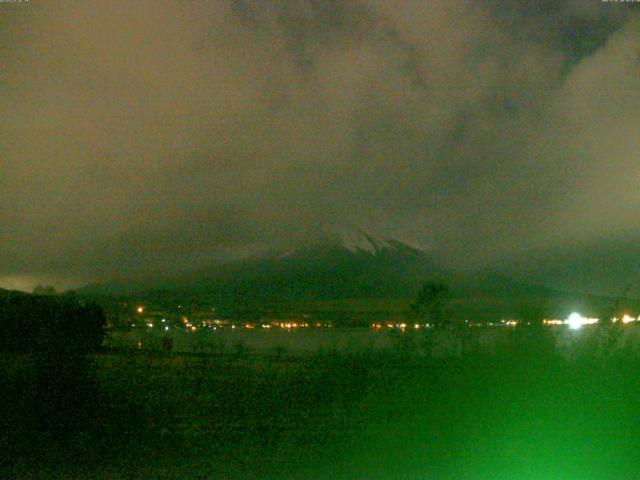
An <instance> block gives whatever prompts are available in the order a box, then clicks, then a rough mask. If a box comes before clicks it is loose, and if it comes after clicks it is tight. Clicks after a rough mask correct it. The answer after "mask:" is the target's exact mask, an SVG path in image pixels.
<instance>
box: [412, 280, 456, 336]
mask: <svg viewBox="0 0 640 480" xmlns="http://www.w3.org/2000/svg"><path fill="white" fill-rule="evenodd" d="M449 298H450V292H449V287H448V286H447V284H446V283H442V282H425V283H424V284H422V287H421V288H420V291H419V292H418V296H417V297H416V299H415V301H414V302H413V303H412V304H411V306H410V307H409V308H410V314H411V317H412V318H413V319H415V320H417V321H421V322H428V323H429V324H431V325H433V326H434V327H442V326H444V325H446V323H447V321H446V318H445V311H444V310H445V307H446V304H447V302H448V301H449Z"/></svg>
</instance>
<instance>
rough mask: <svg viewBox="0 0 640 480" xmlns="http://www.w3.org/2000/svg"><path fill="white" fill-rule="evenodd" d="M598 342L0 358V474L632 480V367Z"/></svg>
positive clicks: (622, 351) (628, 349)
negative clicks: (447, 351)
mask: <svg viewBox="0 0 640 480" xmlns="http://www.w3.org/2000/svg"><path fill="white" fill-rule="evenodd" d="M615 332H616V331H615V330H607V329H591V330H587V329H584V331H581V332H575V333H573V334H572V335H574V336H575V338H574V339H573V342H574V343H573V344H572V347H571V348H570V349H568V348H566V347H563V348H560V346H559V345H558V338H557V336H556V337H553V336H552V335H551V334H550V333H549V332H534V331H526V330H525V331H513V332H512V333H510V334H509V335H508V336H507V337H506V338H505V340H504V341H502V342H500V344H499V345H496V348H493V349H490V350H487V349H483V350H472V351H468V352H466V353H465V354H463V355H455V356H443V357H440V358H434V357H433V356H430V355H426V356H425V355H419V354H417V353H416V352H418V351H419V350H418V349H417V348H416V347H417V346H419V345H417V344H419V343H420V342H429V341H431V340H430V339H429V337H428V336H422V337H414V338H412V339H411V340H407V339H406V338H404V339H403V338H400V339H399V341H398V342H397V344H396V345H395V346H394V347H393V348H391V349H388V350H385V351H368V350H363V351H361V352H353V351H351V352H343V353H340V352H331V353H327V352H325V353H318V354H312V355H302V356H288V355H252V354H251V352H235V353H229V354H225V355H186V354H173V355H171V354H161V353H157V352H156V353H147V354H145V353H139V354H133V353H130V354H113V353H104V354H98V355H95V356H92V357H91V358H89V359H87V360H86V362H84V363H83V362H82V361H80V360H78V359H51V358H29V357H28V356H27V357H16V356H11V355H4V356H3V357H2V379H1V380H2V385H3V389H2V392H1V394H0V395H1V396H0V409H1V410H0V419H1V421H2V426H1V427H2V428H1V429H0V432H1V434H0V442H1V443H0V449H1V450H0V451H2V452H3V459H2V463H1V464H0V477H2V478H55V479H64V478H70V479H71V478H73V479H75V478H91V479H100V478H104V479H107V478H114V479H117V478H131V479H138V478H139V479H143V478H176V479H183V478H184V479H198V478H211V479H218V478H220V479H248V478H251V479H332V480H334V479H380V480H391V479H425V480H426V479H456V480H457V479H470V480H475V479H478V480H484V479H487V480H489V479H491V480H501V479H505V480H507V479H509V480H526V479H531V480H538V479H540V480H542V479H544V480H555V479H558V480H559V479H595V480H600V479H633V478H638V476H640V456H639V455H637V452H636V449H637V445H638V444H640V432H639V430H638V428H637V423H638V421H639V420H640V375H638V373H639V372H640V370H639V369H640V355H639V354H638V351H637V346H636V344H634V343H629V342H620V338H619V336H620V335H619V334H618V333H615Z"/></svg>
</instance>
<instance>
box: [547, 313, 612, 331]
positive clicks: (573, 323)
mask: <svg viewBox="0 0 640 480" xmlns="http://www.w3.org/2000/svg"><path fill="white" fill-rule="evenodd" d="M599 321H600V320H599V319H598V318H589V317H583V316H582V315H580V314H579V313H577V312H573V313H572V314H571V315H569V317H567V319H566V320H555V319H554V320H543V323H544V324H545V325H568V326H569V328H571V329H573V330H577V329H579V328H581V327H583V326H584V325H595V324H596V323H598V322H599Z"/></svg>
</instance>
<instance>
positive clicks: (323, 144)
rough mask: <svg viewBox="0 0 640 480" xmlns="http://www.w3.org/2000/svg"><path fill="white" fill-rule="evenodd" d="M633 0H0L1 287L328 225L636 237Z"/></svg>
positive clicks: (245, 250)
mask: <svg viewBox="0 0 640 480" xmlns="http://www.w3.org/2000/svg"><path fill="white" fill-rule="evenodd" d="M638 7H640V4H637V3H636V4H632V3H607V2H601V1H600V0H566V1H539V2H515V1H514V2H505V1H495V2H490V1H483V0H469V1H451V0H433V1H428V2H425V1H422V0H394V1H389V0H369V1H350V2H341V1H332V0H306V1H305V0H260V1H258V0H237V1H202V2H185V1H167V2H157V1H142V0H129V1H110V2H99V1H62V0H58V1H56V2H44V1H40V0H31V1H29V2H28V3H0V113H1V115H2V116H1V118H2V124H1V126H0V247H1V248H0V287H8V288H29V287H30V286H31V285H33V284H34V283H36V282H41V281H42V282H48V283H54V284H56V285H57V286H59V287H61V288H66V287H70V286H74V285H78V284H82V283H83V282H87V281H94V280H101V279H107V278H110V277H112V276H114V275H120V276H122V275H127V274H129V273H138V274H139V273H140V272H148V273H149V274H153V272H159V271H166V270H170V269H175V268H181V269H183V268H190V267H192V266H193V267H198V266H201V265H203V264H206V263H209V262H215V261H221V260H226V259H230V258H235V257H238V256H243V255H248V254H253V253H256V252H260V251H264V250H266V249H274V248H275V249H278V248H287V247H290V246H291V245H293V244H296V243H297V242H300V241H301V240H304V239H305V238H306V237H308V236H310V235H314V234H315V232H317V230H318V228H319V227H321V226H322V225H325V224H331V225H336V224H342V223H344V224H350V223H357V224H358V225H360V226H362V227H363V228H365V229H366V230H370V231H372V232H376V233H377V234H380V235H385V236H386V235H388V236H394V237H397V238H399V239H402V240H406V241H408V242H411V243H412V244H417V245H420V246H422V247H424V248H425V249H428V250H430V251H433V252H434V255H437V256H438V258H440V259H442V261H443V262H445V263H448V264H451V265H453V266H461V265H481V264H491V263H492V262H498V261H500V259H503V258H505V257H506V256H509V255H512V254H514V253H516V252H522V251H527V250H529V249H556V248H557V249H561V248H564V247H565V246H566V245H570V244H573V243H574V242H576V241H577V240H579V241H581V242H584V243H586V244H590V245H598V244H599V242H605V241H610V240H611V239H612V238H613V239H616V238H623V239H635V238H638V239H639V240H640V214H639V212H640V8H638Z"/></svg>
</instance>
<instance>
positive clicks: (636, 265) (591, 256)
mask: <svg viewBox="0 0 640 480" xmlns="http://www.w3.org/2000/svg"><path fill="white" fill-rule="evenodd" d="M495 269H497V270H499V271H500V272H502V273H503V274H505V275H508V276H511V277H514V278H519V279H521V280H522V281H526V282H534V283H544V284H546V285H548V286H549V287H552V288H555V289H560V290H569V291H580V292H587V293H592V294H599V295H609V296H614V297H634V298H640V238H637V237H629V238H611V239H598V240H597V241H576V242H574V243H573V244H570V245H567V246H564V247H561V248H554V249H536V250H527V251H525V252H521V253H518V254H515V255H512V256H511V257H509V258H505V259H503V260H502V261H501V262H500V263H499V264H498V265H496V266H495Z"/></svg>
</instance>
